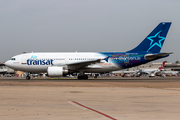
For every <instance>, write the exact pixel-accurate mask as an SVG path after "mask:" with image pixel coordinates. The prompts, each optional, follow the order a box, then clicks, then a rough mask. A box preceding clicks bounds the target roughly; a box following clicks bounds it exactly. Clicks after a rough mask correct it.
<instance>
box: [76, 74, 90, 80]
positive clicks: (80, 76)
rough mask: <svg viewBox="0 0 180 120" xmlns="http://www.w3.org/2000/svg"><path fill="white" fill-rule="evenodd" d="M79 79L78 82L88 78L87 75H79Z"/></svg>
mask: <svg viewBox="0 0 180 120" xmlns="http://www.w3.org/2000/svg"><path fill="white" fill-rule="evenodd" d="M77 78H78V80H87V79H88V76H87V75H79V76H78V77H77Z"/></svg>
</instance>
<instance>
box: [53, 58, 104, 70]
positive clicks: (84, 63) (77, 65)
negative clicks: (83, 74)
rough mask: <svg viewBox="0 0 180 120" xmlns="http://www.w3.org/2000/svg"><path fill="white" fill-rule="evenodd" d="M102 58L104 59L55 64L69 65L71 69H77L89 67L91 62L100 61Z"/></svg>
mask: <svg viewBox="0 0 180 120" xmlns="http://www.w3.org/2000/svg"><path fill="white" fill-rule="evenodd" d="M102 60H104V59H95V60H88V61H80V62H74V63H67V64H56V65H55V66H67V67H68V69H70V70H77V69H80V68H86V67H89V65H91V64H95V63H100V62H101V61H102ZM93 68H94V67H93ZM97 68H100V66H97Z"/></svg>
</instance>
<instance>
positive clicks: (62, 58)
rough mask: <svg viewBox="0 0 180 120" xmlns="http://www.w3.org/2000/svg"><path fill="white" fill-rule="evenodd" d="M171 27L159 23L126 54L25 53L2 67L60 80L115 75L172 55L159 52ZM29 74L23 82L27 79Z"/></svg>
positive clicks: (164, 23) (165, 23)
mask: <svg viewBox="0 0 180 120" xmlns="http://www.w3.org/2000/svg"><path fill="white" fill-rule="evenodd" d="M170 25H171V22H162V23H160V24H159V25H158V26H157V27H156V28H155V29H154V30H153V31H152V32H151V33H150V34H149V35H148V36H147V37H146V38H145V39H144V40H143V41H142V42H141V43H140V44H139V45H138V46H137V47H135V48H134V49H132V50H130V51H127V52H63V53H62V52H57V53H54V52H53V53H52V52H51V53H50V52H49V53H47V52H44V53H26V54H20V55H16V56H14V57H12V58H11V59H10V60H8V61H6V62H5V65H6V66H8V67H10V68H13V69H15V70H20V71H25V72H28V73H29V74H30V73H44V72H46V73H47V74H48V76H50V77H60V76H65V75H68V74H72V73H79V75H78V79H88V76H87V75H86V74H84V73H105V72H110V71H116V70H121V69H126V68H130V67H134V66H138V65H141V64H144V63H147V62H150V61H153V60H157V59H160V58H164V57H167V56H169V54H171V53H161V52H160V50H161V48H162V45H163V43H164V41H165V38H166V35H167V33H168V30H169V28H170ZM127 45H128V44H127ZM29 74H28V75H27V76H26V79H30V76H29Z"/></svg>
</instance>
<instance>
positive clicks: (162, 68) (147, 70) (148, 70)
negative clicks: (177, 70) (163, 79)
mask: <svg viewBox="0 0 180 120" xmlns="http://www.w3.org/2000/svg"><path fill="white" fill-rule="evenodd" d="M164 65H165V62H163V63H162V65H161V67H159V68H158V69H140V70H139V72H141V73H147V74H151V73H157V72H160V71H163V70H164Z"/></svg>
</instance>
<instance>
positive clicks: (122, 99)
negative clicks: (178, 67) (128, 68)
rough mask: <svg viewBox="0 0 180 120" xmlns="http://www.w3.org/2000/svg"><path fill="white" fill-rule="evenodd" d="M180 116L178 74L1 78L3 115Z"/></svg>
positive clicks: (48, 118)
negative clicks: (159, 75)
mask: <svg viewBox="0 0 180 120" xmlns="http://www.w3.org/2000/svg"><path fill="white" fill-rule="evenodd" d="M25 119H26V120H32V119H33V120H180V78H179V77H169V78H167V77H166V78H147V77H146V78H141V77H140V78H103V79H102V78H98V79H90V80H75V79H71V78H70V79H31V80H24V79H19V78H0V120H25Z"/></svg>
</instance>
